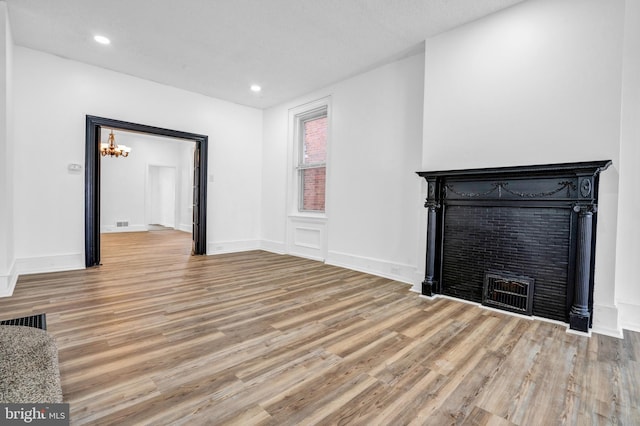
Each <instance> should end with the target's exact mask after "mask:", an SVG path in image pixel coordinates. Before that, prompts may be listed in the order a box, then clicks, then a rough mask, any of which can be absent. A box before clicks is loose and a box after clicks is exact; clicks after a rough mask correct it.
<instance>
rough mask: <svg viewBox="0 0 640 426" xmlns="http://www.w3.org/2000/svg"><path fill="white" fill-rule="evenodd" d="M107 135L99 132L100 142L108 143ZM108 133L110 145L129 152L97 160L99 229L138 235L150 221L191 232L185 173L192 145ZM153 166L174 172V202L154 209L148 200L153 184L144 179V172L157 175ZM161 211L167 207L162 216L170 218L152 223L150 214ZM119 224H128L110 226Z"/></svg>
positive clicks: (188, 179) (189, 175) (190, 167)
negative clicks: (170, 217) (114, 144)
mask: <svg viewBox="0 0 640 426" xmlns="http://www.w3.org/2000/svg"><path fill="white" fill-rule="evenodd" d="M108 134H109V129H107V128H103V129H102V141H103V142H106V141H107V140H108ZM114 135H115V140H116V144H121V145H126V146H129V147H131V148H132V152H131V154H130V155H129V156H128V157H126V158H121V157H120V158H115V157H102V158H101V171H100V172H101V178H102V179H101V191H100V195H101V200H100V212H101V215H100V229H101V231H102V232H130V231H144V230H147V226H146V225H148V224H150V223H161V222H166V223H169V222H172V224H171V225H167V226H171V227H174V226H175V227H176V228H179V229H183V230H185V231H188V232H191V220H192V219H191V216H190V210H189V208H190V204H191V202H192V201H191V199H192V197H191V194H192V191H191V187H192V185H193V173H192V172H191V170H193V150H194V147H195V143H194V142H189V141H181V140H176V139H169V138H163V137H157V136H151V135H144V134H139V133H131V132H123V131H118V130H116V131H115V132H114ZM154 167H156V169H154ZM157 167H161V168H163V169H167V168H168V169H169V170H173V172H174V173H175V180H176V185H174V187H172V188H170V189H171V192H173V193H175V200H173V201H171V202H170V204H171V205H170V206H167V205H166V204H162V205H161V206H156V208H155V209H154V206H153V200H152V199H151V197H152V194H153V191H152V188H151V185H152V184H153V181H151V180H149V174H150V173H153V170H155V171H156V174H157V171H158V169H157ZM157 177H158V176H157ZM156 182H157V181H156ZM157 189H160V188H157ZM183 203H187V205H184V204H183ZM164 207H166V208H167V209H168V210H167V213H171V212H173V213H172V214H173V216H174V218H173V219H171V220H168V219H165V218H161V219H158V221H156V220H155V219H154V218H153V217H150V216H151V215H152V213H153V211H154V210H155V211H160V209H161V208H164ZM185 211H186V212H185ZM122 221H127V222H129V226H128V227H122V228H118V227H116V222H122Z"/></svg>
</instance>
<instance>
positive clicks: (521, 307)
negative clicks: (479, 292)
mask: <svg viewBox="0 0 640 426" xmlns="http://www.w3.org/2000/svg"><path fill="white" fill-rule="evenodd" d="M533 283H534V279H533V278H529V277H520V276H516V275H509V274H505V273H503V272H498V273H493V272H486V273H485V275H484V291H483V296H482V304H483V305H485V306H492V307H494V308H498V309H504V310H506V311H512V312H517V313H520V314H525V315H531V311H532V302H533Z"/></svg>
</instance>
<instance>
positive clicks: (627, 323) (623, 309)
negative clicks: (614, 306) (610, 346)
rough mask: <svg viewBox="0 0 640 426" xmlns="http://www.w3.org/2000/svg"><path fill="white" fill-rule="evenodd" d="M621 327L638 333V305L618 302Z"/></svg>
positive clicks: (639, 315) (639, 320)
mask: <svg viewBox="0 0 640 426" xmlns="http://www.w3.org/2000/svg"><path fill="white" fill-rule="evenodd" d="M618 307H619V308H620V323H621V328H623V329H626V330H631V331H635V332H638V333H640V305H635V304H632V303H622V302H618Z"/></svg>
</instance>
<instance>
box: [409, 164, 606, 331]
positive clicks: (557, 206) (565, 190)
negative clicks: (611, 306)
mask: <svg viewBox="0 0 640 426" xmlns="http://www.w3.org/2000/svg"><path fill="white" fill-rule="evenodd" d="M610 165H611V161H610V160H606V161H589V162H579V163H562V164H546V165H527V166H514V167H495V168H483V169H466V170H440V171H422V172H417V174H418V175H419V176H421V177H423V178H424V179H425V180H426V182H427V199H426V202H425V207H426V208H427V211H428V213H427V217H428V225H427V253H426V270H425V279H424V281H423V283H422V293H423V294H425V295H429V296H431V295H434V294H448V295H452V296H454V297H461V298H465V299H469V300H472V301H479V300H478V297H479V296H478V294H479V290H478V286H481V284H482V283H479V282H478V281H481V278H480V274H481V273H482V272H483V271H482V269H483V268H484V271H485V272H486V271H489V270H495V269H504V270H505V272H507V273H511V274H513V273H516V274H519V275H527V276H531V277H534V278H535V277H536V276H538V278H537V280H538V281H539V283H536V289H535V292H536V294H535V295H534V299H533V300H534V301H533V303H534V309H533V313H534V315H538V316H542V317H548V318H552V319H560V320H563V321H565V322H568V323H569V325H570V327H571V328H572V329H575V330H579V331H585V332H586V331H588V329H589V327H591V323H592V320H593V270H594V265H595V236H596V232H595V231H596V212H597V206H598V186H599V174H600V172H602V171H603V170H605V169H606V168H607V167H609V166H610ZM523 221H526V222H527V223H524V222H523ZM531 221H533V223H530V222H531ZM545 221H547V222H548V223H547V222H545ZM547 226H548V227H549V228H548V229H549V235H553V236H555V238H556V241H555V242H549V244H553V247H554V248H555V251H554V250H547V249H546V248H545V247H544V243H545V239H544V235H542V236H541V234H544V232H545V229H546V228H545V227H547ZM474 227H475V228H474ZM531 230H533V231H531ZM541 230H542V231H541ZM492 232H493V234H492ZM527 232H530V233H531V232H533V233H534V234H536V235H533V236H531V235H525V234H526V233H527ZM479 235H481V237H480V236H479ZM511 235H513V237H512V238H510V237H509V236H511ZM505 236H507V237H506V238H505ZM464 239H467V241H464ZM481 239H482V241H484V244H487V248H486V249H485V248H484V247H483V246H481V245H480V244H481V242H480V240H481ZM489 240H491V241H490V242H488V241H489ZM468 247H472V249H470V248H468ZM485 252H489V253H491V255H486V256H485V255H484V254H485ZM496 256H501V257H500V258H497V257H496ZM503 260H504V261H503ZM467 263H470V264H473V265H474V268H475V269H473V270H470V272H469V266H468V265H467ZM547 265H550V266H549V268H547ZM465 268H466V269H465ZM547 269H548V270H549V271H551V270H555V271H556V272H557V271H560V273H556V276H557V277H558V278H549V274H551V272H549V271H547ZM451 271H453V272H451ZM541 271H542V272H545V273H546V275H545V274H544V273H542V272H541ZM459 272H460V273H459ZM467 272H469V273H468V274H467ZM465 274H466V275H465ZM461 277H464V278H461ZM463 280H464V281H465V282H464V283H460V281H463ZM467 281H468V282H467ZM559 298H563V299H564V300H562V301H559V300H557V299H559ZM554 299H555V300H554ZM545 304H548V306H544V305H545ZM536 305H537V306H536Z"/></svg>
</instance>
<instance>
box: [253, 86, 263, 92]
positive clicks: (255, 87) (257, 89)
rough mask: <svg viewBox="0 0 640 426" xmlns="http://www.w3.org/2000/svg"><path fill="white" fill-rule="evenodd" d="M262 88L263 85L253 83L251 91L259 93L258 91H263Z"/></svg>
mask: <svg viewBox="0 0 640 426" xmlns="http://www.w3.org/2000/svg"><path fill="white" fill-rule="evenodd" d="M261 90H262V87H260V86H258V85H257V84H252V85H251V91H252V92H256V93H258V92H259V91H261Z"/></svg>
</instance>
